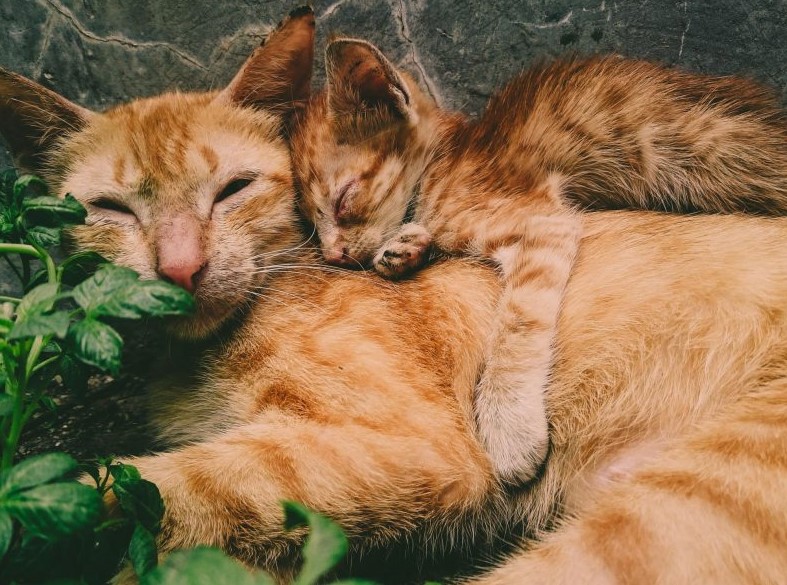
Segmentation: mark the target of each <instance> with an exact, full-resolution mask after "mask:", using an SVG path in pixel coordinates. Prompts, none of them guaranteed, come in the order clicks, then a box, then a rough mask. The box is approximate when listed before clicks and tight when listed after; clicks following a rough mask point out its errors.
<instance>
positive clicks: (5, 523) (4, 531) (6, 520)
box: [0, 510, 14, 561]
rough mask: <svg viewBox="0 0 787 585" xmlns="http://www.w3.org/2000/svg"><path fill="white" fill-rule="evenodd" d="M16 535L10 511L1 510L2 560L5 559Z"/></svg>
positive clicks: (0, 549) (0, 542) (0, 556)
mask: <svg viewBox="0 0 787 585" xmlns="http://www.w3.org/2000/svg"><path fill="white" fill-rule="evenodd" d="M13 536H14V522H13V521H12V520H11V516H10V515H9V514H8V512H3V511H2V510H0V561H1V560H3V557H4V556H5V553H6V551H7V550H8V547H9V546H11V539H12V538H13Z"/></svg>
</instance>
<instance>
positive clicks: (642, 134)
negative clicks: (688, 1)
mask: <svg viewBox="0 0 787 585" xmlns="http://www.w3.org/2000/svg"><path fill="white" fill-rule="evenodd" d="M471 141H472V142H473V143H474V144H476V145H481V147H482V148H489V149H492V150H494V151H496V152H498V153H499V155H501V156H503V157H505V158H507V159H508V161H509V163H510V164H516V165H520V166H521V167H522V168H525V169H527V168H529V169H532V170H533V171H535V172H537V173H557V174H559V175H561V176H563V177H564V179H565V187H566V194H567V196H568V197H569V198H570V199H571V200H573V201H574V202H575V203H577V204H579V205H580V206H582V207H588V208H642V209H655V210H667V211H677V212H692V211H701V212H737V211H740V212H749V213H763V214H776V215H781V214H784V213H785V211H787V116H786V115H785V112H784V110H783V109H782V108H781V107H780V105H779V103H778V101H777V99H776V98H775V96H774V94H773V93H772V92H771V91H770V90H768V89H767V88H764V87H762V86H760V85H758V84H756V83H754V82H752V81H749V80H746V79H743V78H738V77H710V76H704V75H699V74H694V73H689V72H686V71H681V70H678V69H670V68H667V67H664V66H661V65H658V64H655V63H650V62H647V61H640V60H632V59H624V58H621V57H618V56H615V55H612V56H604V57H592V58H571V59H564V60H561V61H555V62H550V63H542V64H540V65H536V66H534V67H532V68H530V69H528V70H527V71H525V72H523V73H522V74H520V75H519V76H518V77H516V78H515V79H514V80H513V81H512V82H510V83H509V84H508V85H507V86H506V87H505V88H504V89H503V90H502V91H501V92H500V93H499V94H497V95H496V96H495V97H494V98H493V99H492V100H491V101H490V104H489V107H488V108H487V110H486V112H485V114H484V116H483V119H482V120H481V122H480V123H479V125H478V126H477V127H476V128H475V129H474V131H473V132H472V136H471Z"/></svg>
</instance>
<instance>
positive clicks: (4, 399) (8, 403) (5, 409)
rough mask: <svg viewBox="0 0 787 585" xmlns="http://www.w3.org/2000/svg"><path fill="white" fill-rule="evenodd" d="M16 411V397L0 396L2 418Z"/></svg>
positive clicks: (0, 414)
mask: <svg viewBox="0 0 787 585" xmlns="http://www.w3.org/2000/svg"><path fill="white" fill-rule="evenodd" d="M12 410H14V397H13V396H11V395H9V394H0V416H5V415H7V414H8V413H9V412H11V411H12Z"/></svg>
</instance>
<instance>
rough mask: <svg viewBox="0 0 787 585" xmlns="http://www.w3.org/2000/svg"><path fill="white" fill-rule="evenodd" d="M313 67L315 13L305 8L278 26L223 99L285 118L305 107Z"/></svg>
mask: <svg viewBox="0 0 787 585" xmlns="http://www.w3.org/2000/svg"><path fill="white" fill-rule="evenodd" d="M313 67H314V11H313V10H312V8H311V7H310V6H302V7H300V8H296V9H295V10H293V11H292V12H290V14H289V16H288V17H287V18H286V19H284V20H283V21H282V22H280V23H279V25H278V26H277V27H276V29H275V30H274V31H273V32H271V33H270V34H269V35H268V37H267V38H266V39H265V40H264V41H263V42H262V44H261V45H260V46H259V47H257V49H256V50H255V51H254V52H253V53H252V54H251V56H250V57H249V58H248V59H247V60H246V62H245V63H244V64H243V66H242V67H241V69H240V71H239V72H238V74H237V75H236V76H235V77H234V79H233V80H232V81H231V82H230V84H229V85H228V86H227V87H226V88H225V89H224V90H223V91H222V92H221V94H220V95H221V97H222V98H225V99H229V100H231V101H232V102H234V103H236V104H238V105H242V106H247V107H254V108H261V109H262V108H264V109H265V110H268V111H272V112H274V113H277V114H279V115H284V116H286V115H289V114H292V113H293V112H295V111H298V110H300V109H302V108H303V107H305V105H306V102H307V100H308V99H309V95H310V94H311V80H312V69H313Z"/></svg>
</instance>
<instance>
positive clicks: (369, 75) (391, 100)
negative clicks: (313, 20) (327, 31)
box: [325, 38, 415, 121]
mask: <svg viewBox="0 0 787 585" xmlns="http://www.w3.org/2000/svg"><path fill="white" fill-rule="evenodd" d="M325 67H326V73H327V76H328V105H329V108H330V109H331V111H332V113H334V114H336V115H338V116H343V115H350V116H353V115H357V114H358V113H361V112H363V113H364V115H374V114H378V115H379V116H383V117H388V118H390V119H392V120H408V121H413V118H414V116H415V112H414V110H413V107H412V103H411V102H412V96H411V95H410V90H409V89H408V87H407V83H406V82H405V80H404V79H403V78H402V76H401V75H399V73H398V72H397V71H396V68H395V67H394V66H393V64H392V63H391V62H390V61H389V60H388V59H387V58H386V57H385V55H383V54H382V52H381V51H380V49H378V48H377V47H375V46H374V45H372V44H371V43H368V42H366V41H362V40H358V39H344V38H338V39H334V40H332V41H331V42H330V43H328V47H327V48H326V50H325Z"/></svg>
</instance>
